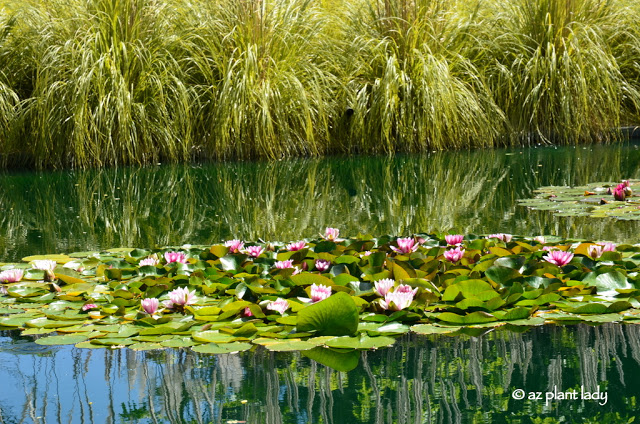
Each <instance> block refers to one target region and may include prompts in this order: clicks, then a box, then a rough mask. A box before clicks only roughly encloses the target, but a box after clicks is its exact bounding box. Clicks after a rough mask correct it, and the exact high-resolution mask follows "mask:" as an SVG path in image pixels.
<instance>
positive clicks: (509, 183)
mask: <svg viewBox="0 0 640 424" xmlns="http://www.w3.org/2000/svg"><path fill="white" fill-rule="evenodd" d="M625 177H626V178H638V177H640V150H639V149H638V146H637V145H628V144H617V145H613V146H589V147H585V146H580V147H561V148H554V147H539V148H527V149H502V150H500V149H496V150H476V151H458V152H436V153H430V154H427V155H415V156H406V155H398V156H395V157H349V158H327V159H299V160H290V161H281V162H238V163H225V164H208V165H207V164H203V165H197V166H189V165H185V166H159V167H158V166H156V167H146V168H124V169H122V168H121V169H117V170H102V171H96V170H91V171H65V172H55V173H29V172H20V173H5V174H2V176H0V208H1V210H2V214H0V260H4V261H15V260H19V259H20V258H22V257H23V256H27V255H31V254H39V253H62V252H65V253H68V252H72V251H86V250H95V249H107V248H111V247H123V246H126V247H156V246H166V245H182V244H185V243H189V244H194V245H197V244H212V243H217V242H220V241H222V240H226V239H231V238H242V239H245V240H257V239H258V238H262V239H264V240H280V241H290V240H298V239H300V238H301V237H317V235H318V233H321V232H323V231H324V228H325V227H327V226H331V227H338V228H340V229H341V231H342V233H341V234H342V235H343V236H354V235H357V234H358V233H359V232H361V233H363V234H367V233H368V234H372V235H380V234H391V235H409V234H411V233H419V232H438V231H450V232H458V233H475V234H491V233H496V232H507V233H513V234H521V235H531V236H535V235H539V234H546V235H558V236H561V237H571V238H574V237H581V238H593V239H599V240H603V239H604V240H611V241H619V242H620V241H633V242H635V241H637V240H636V239H637V234H638V233H640V224H638V222H631V221H624V222H622V221H613V220H611V219H589V218H584V217H582V218H567V217H564V218H562V217H554V216H552V214H551V213H550V212H547V211H530V210H527V209H526V208H524V207H522V206H517V205H516V201H517V200H518V199H522V198H530V197H532V191H533V190H534V189H536V188H537V187H540V186H543V185H583V184H586V183H588V182H595V181H618V180H620V179H622V178H625Z"/></svg>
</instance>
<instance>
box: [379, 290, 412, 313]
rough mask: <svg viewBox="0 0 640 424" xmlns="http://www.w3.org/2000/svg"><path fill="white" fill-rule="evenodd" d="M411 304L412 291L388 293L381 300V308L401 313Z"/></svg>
mask: <svg viewBox="0 0 640 424" xmlns="http://www.w3.org/2000/svg"><path fill="white" fill-rule="evenodd" d="M411 302H413V292H412V291H409V292H405V291H401V292H399V291H394V292H389V293H387V294H386V295H385V297H384V299H380V306H381V307H382V309H385V310H387V309H389V310H392V311H400V310H402V309H404V308H407V307H409V306H410V305H411Z"/></svg>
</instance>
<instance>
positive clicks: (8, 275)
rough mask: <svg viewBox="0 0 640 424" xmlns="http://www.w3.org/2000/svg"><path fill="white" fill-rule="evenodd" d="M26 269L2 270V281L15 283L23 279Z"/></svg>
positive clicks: (0, 274) (0, 276) (0, 277)
mask: <svg viewBox="0 0 640 424" xmlns="http://www.w3.org/2000/svg"><path fill="white" fill-rule="evenodd" d="M23 275H24V271H23V270H21V269H7V270H5V271H2V272H0V282H2V283H15V282H16V281H20V280H22V276H23Z"/></svg>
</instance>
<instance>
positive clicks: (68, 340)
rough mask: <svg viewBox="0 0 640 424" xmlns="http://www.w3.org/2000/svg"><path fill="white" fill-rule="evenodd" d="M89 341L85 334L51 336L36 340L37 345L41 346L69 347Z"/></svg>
mask: <svg viewBox="0 0 640 424" xmlns="http://www.w3.org/2000/svg"><path fill="white" fill-rule="evenodd" d="M85 340H87V336H86V335H85V334H65V335H64V336H49V337H43V338H40V339H37V340H36V343H37V344H39V345H46V346H52V345H68V344H76V343H80V342H83V341H85Z"/></svg>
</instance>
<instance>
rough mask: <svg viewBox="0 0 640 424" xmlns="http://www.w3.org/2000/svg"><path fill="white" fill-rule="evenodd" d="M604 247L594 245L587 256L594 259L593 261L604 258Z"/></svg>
mask: <svg viewBox="0 0 640 424" xmlns="http://www.w3.org/2000/svg"><path fill="white" fill-rule="evenodd" d="M602 249H603V247H602V246H598V245H597V244H592V245H591V246H589V249H587V254H588V255H589V256H590V257H591V258H592V259H597V258H599V257H600V256H602Z"/></svg>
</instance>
